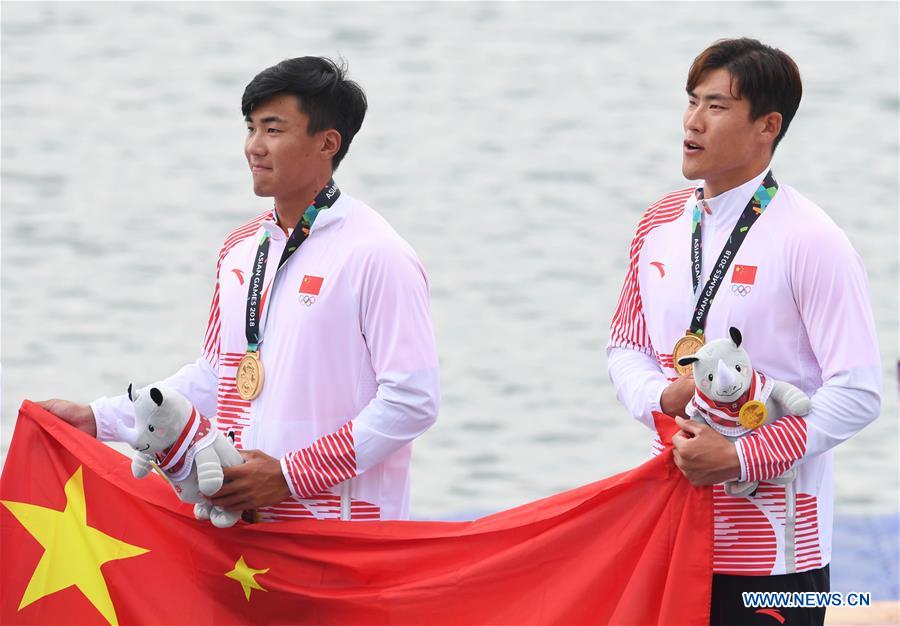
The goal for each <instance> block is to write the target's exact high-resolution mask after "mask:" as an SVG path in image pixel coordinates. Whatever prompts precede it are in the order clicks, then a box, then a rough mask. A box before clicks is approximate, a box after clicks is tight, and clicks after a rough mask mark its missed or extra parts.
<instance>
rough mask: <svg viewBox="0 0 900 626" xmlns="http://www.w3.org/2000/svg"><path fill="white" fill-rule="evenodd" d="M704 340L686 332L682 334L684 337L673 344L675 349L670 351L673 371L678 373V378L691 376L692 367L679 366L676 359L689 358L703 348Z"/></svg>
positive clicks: (700, 336) (699, 336)
mask: <svg viewBox="0 0 900 626" xmlns="http://www.w3.org/2000/svg"><path fill="white" fill-rule="evenodd" d="M703 344H704V340H703V336H702V335H695V334H694V333H692V332H691V331H687V332H686V333H685V334H684V337H682V338H681V339H679V340H678V341H676V342H675V347H674V348H673V349H672V363H673V365H674V367H675V371H676V372H678V375H679V376H691V375H693V373H694V366H693V365H679V364H678V359H680V358H682V357H686V356H691V355H692V354H694V353H696V352H697V350H699V349H700V348H702V347H703Z"/></svg>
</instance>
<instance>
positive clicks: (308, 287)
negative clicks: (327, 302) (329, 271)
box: [300, 274, 325, 296]
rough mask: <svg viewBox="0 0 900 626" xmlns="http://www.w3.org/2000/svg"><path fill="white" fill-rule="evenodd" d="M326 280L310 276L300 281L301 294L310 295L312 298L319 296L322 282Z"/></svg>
mask: <svg viewBox="0 0 900 626" xmlns="http://www.w3.org/2000/svg"><path fill="white" fill-rule="evenodd" d="M323 280H325V279H324V278H322V277H321V276H309V275H308V274H307V275H306V276H304V277H303V280H301V281H300V293H308V294H309V295H311V296H317V295H319V291H320V290H321V289H322V281H323Z"/></svg>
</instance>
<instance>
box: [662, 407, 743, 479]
mask: <svg viewBox="0 0 900 626" xmlns="http://www.w3.org/2000/svg"><path fill="white" fill-rule="evenodd" d="M675 423H676V424H678V427H679V428H680V429H681V430H680V431H679V432H677V433H675V435H674V436H673V437H672V445H674V446H675V465H676V466H677V467H678V469H680V470H681V473H682V474H684V475H685V476H686V477H687V479H688V480H689V481H691V484H692V485H715V484H718V483H723V482H725V481H727V480H734V479H736V478H739V477H740V475H741V463H740V461H739V460H738V455H737V450H736V449H735V447H734V444H733V443H732V442H730V441H728V439H726V438H725V437H723V436H722V435H720V434H719V433H717V432H716V431H714V430H713V429H712V428H710V427H709V426H707V425H706V424H700V423H699V422H695V421H693V420H686V419H682V418H680V417H676V418H675Z"/></svg>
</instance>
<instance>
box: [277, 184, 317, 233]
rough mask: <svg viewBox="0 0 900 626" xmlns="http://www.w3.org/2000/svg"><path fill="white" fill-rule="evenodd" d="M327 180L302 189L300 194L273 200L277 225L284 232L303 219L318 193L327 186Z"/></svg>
mask: <svg viewBox="0 0 900 626" xmlns="http://www.w3.org/2000/svg"><path fill="white" fill-rule="evenodd" d="M328 180H329V179H328V178H326V179H325V181H324V182H322V184H319V183H316V184H315V185H313V186H311V187H309V188H307V189H304V190H303V191H301V192H298V193H296V194H293V195H292V196H291V197H289V198H275V213H276V214H277V215H278V225H279V226H280V227H281V229H282V230H283V231H285V232H287V230H288V229H289V228H294V227H296V226H297V223H298V222H299V221H300V218H301V217H303V214H304V213H305V212H306V209H307V208H309V205H310V204H312V203H313V202H314V201H315V199H316V196H317V195H319V192H320V191H322V189H323V188H324V187H325V185H327V184H328Z"/></svg>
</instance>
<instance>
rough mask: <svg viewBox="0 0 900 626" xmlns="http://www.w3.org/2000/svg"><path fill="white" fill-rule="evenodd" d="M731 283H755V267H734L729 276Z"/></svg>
mask: <svg viewBox="0 0 900 626" xmlns="http://www.w3.org/2000/svg"><path fill="white" fill-rule="evenodd" d="M731 282H732V283H736V284H738V285H752V284H753V283H755V282H756V266H755V265H735V266H734V272H733V273H732V274H731Z"/></svg>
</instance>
